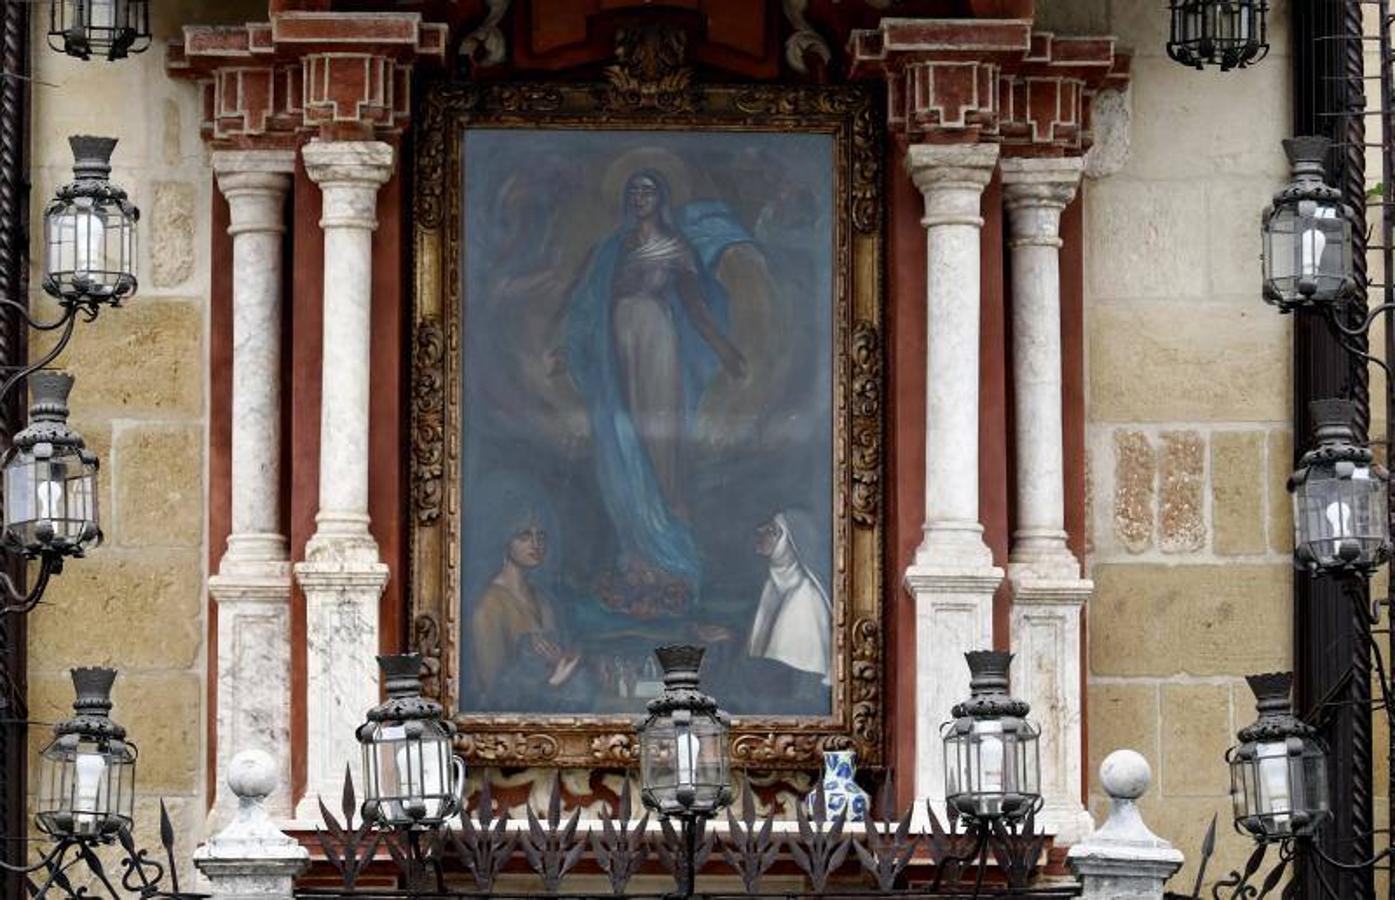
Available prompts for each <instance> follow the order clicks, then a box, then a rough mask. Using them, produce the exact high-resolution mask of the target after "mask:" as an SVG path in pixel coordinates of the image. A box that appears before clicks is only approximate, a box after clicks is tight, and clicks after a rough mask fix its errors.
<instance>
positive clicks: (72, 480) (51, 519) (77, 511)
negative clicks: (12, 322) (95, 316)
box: [3, 369, 102, 559]
mask: <svg viewBox="0 0 1395 900" xmlns="http://www.w3.org/2000/svg"><path fill="white" fill-rule="evenodd" d="M72 387H73V376H71V375H69V374H67V373H66V372H56V371H53V370H48V369H45V370H42V371H39V372H35V373H34V374H33V375H32V376H30V380H29V389H30V393H31V397H32V400H33V405H32V406H30V407H29V424H28V425H27V426H26V427H25V428H24V429H23V430H22V431H20V432H19V433H18V434H16V435H15V437H14V444H13V446H12V447H11V448H10V452H9V456H8V458H7V459H6V460H5V463H4V466H3V472H4V476H5V497H4V529H5V530H4V543H5V546H6V547H8V548H9V549H11V550H14V551H16V552H19V553H22V554H24V555H25V556H26V557H28V558H30V559H34V558H38V557H41V556H57V557H59V558H61V557H65V556H82V555H83V554H84V553H86V552H87V551H88V550H89V549H91V548H92V547H95V546H96V545H97V544H99V543H100V542H101V539H102V530H101V527H100V522H99V519H98V516H97V465H98V463H97V456H96V454H94V453H93V452H92V451H91V450H88V449H87V447H86V445H85V443H84V442H83V439H82V435H80V434H78V433H77V432H76V431H74V430H73V429H72V427H70V426H69V425H68V392H69V391H70V390H71V389H72Z"/></svg>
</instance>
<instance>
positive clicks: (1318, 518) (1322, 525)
mask: <svg viewBox="0 0 1395 900" xmlns="http://www.w3.org/2000/svg"><path fill="white" fill-rule="evenodd" d="M1386 492H1387V486H1386V479H1385V473H1384V472H1383V471H1381V470H1379V469H1373V468H1372V467H1370V466H1366V465H1353V464H1352V463H1344V462H1338V463H1335V464H1334V463H1323V462H1319V463H1316V464H1314V465H1313V466H1311V467H1310V468H1309V470H1308V474H1307V477H1306V478H1305V479H1304V480H1303V482H1302V483H1300V484H1298V485H1297V486H1296V487H1295V489H1294V491H1293V516H1294V519H1293V522H1294V541H1295V543H1296V545H1297V547H1298V549H1299V556H1300V558H1301V559H1304V560H1306V561H1308V562H1310V563H1311V564H1313V565H1316V566H1317V567H1318V568H1320V569H1328V568H1342V567H1345V566H1358V567H1371V566H1374V565H1379V564H1380V563H1381V562H1384V561H1385V559H1386V557H1387V556H1388V554H1389V545H1390V524H1389V520H1388V519H1387V509H1386Z"/></svg>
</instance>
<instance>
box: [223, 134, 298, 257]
mask: <svg viewBox="0 0 1395 900" xmlns="http://www.w3.org/2000/svg"><path fill="white" fill-rule="evenodd" d="M293 172H295V151H293V150H219V151H217V152H215V153H214V154H213V174H214V175H215V176H216V178H217V183H218V190H220V191H222V192H223V196H224V197H226V198H228V219H229V221H228V234H231V235H234V236H236V235H238V234H242V233H243V232H253V231H261V232H273V233H276V234H280V233H281V232H283V231H285V230H286V223H285V217H284V216H283V215H282V211H281V207H282V204H283V202H284V201H285V198H286V194H287V193H289V192H290V189H291V175H292V173H293Z"/></svg>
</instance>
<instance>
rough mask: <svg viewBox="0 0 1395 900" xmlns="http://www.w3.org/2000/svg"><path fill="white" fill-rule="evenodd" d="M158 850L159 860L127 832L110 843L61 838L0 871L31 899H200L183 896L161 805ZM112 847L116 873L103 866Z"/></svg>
mask: <svg viewBox="0 0 1395 900" xmlns="http://www.w3.org/2000/svg"><path fill="white" fill-rule="evenodd" d="M160 845H161V848H162V849H163V851H164V858H163V860H160V859H156V857H155V856H154V855H152V853H151V852H150V851H149V850H147V849H143V848H139V847H137V846H136V841H135V838H134V837H132V835H131V831H130V829H129V828H122V829H121V830H120V831H118V832H117V833H116V836H115V840H114V841H108V840H106V839H101V838H89V837H76V836H65V837H62V838H60V839H58V840H57V841H55V842H54V844H53V846H52V847H50V848H49V850H48V851H47V852H46V853H44V855H43V857H42V858H41V859H39V861H38V862H36V863H33V864H31V865H27V866H15V865H10V864H8V863H5V862H3V861H0V870H4V871H6V872H13V873H16V874H18V875H19V876H20V878H21V879H23V882H24V886H25V889H26V891H27V894H26V895H25V896H27V897H30V898H31V900H42V898H47V897H68V898H73V900H77V898H92V900H98V898H101V900H125V898H139V900H203V898H206V897H207V896H208V895H207V894H196V893H190V892H188V891H183V890H181V889H180V886H179V869H178V867H177V866H176V865H175V853H174V846H175V835H174V824H173V823H172V822H171V821H170V817H169V812H168V811H167V810H166V809H165V803H164V801H163V800H161V801H160ZM111 847H114V848H116V850H117V851H119V852H117V854H116V858H115V862H116V865H117V866H119V871H113V870H112V869H111V868H110V867H109V865H108V863H106V862H103V859H102V857H103V856H104V855H107V856H110V854H108V853H107V852H106V851H107V849H108V848H111Z"/></svg>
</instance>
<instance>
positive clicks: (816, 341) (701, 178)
mask: <svg viewBox="0 0 1395 900" xmlns="http://www.w3.org/2000/svg"><path fill="white" fill-rule="evenodd" d="M832 148H833V139H832V137H831V136H829V135H816V134H775V133H751V132H742V133H738V132H729V133H723V132H705V133H690V132H662V131H575V130H538V129H526V130H525V129H497V130H496V129H490V130H484V129H476V130H468V131H467V132H466V134H465V140H464V150H463V156H464V178H465V198H466V199H465V223H464V235H463V238H464V239H463V241H462V246H463V251H462V253H463V257H464V258H463V260H462V279H463V282H464V284H463V287H464V308H465V311H464V329H465V340H464V342H463V350H464V359H463V366H462V371H463V380H464V385H463V387H464V399H465V403H464V435H463V450H464V454H463V466H464V472H463V479H462V492H463V498H462V499H463V507H462V512H463V515H462V532H463V534H462V551H463V553H462V578H461V585H462V591H463V595H464V596H463V597H462V598H461V603H462V616H461V618H460V621H461V627H462V634H461V641H460V646H461V653H462V660H461V662H462V665H461V671H462V673H465V675H464V678H465V681H464V683H463V684H462V686H461V687H462V690H461V692H460V697H461V704H460V705H461V709H462V711H464V712H486V711H492V712H498V711H508V712H519V713H531V712H544V713H545V712H573V713H613V712H622V711H623V712H638V711H640V710H641V709H642V708H643V699H642V698H628V699H621V698H618V697H614V696H608V695H602V694H600V693H597V694H595V695H593V696H591V697H587V698H575V697H573V698H570V699H568V700H566V701H565V702H564V705H562V706H559V705H558V701H557V699H556V698H555V697H546V696H541V695H540V696H538V697H537V703H536V704H524V705H525V706H526V707H527V708H522V709H510V710H499V709H497V708H493V707H490V706H489V705H488V704H486V703H483V702H481V698H479V697H478V696H477V695H475V694H473V693H472V691H471V690H470V685H469V674H468V673H469V672H470V671H471V667H470V664H469V654H470V647H471V637H470V634H469V628H470V622H471V610H472V605H473V603H474V601H475V599H476V598H477V597H478V596H479V594H480V592H481V591H482V590H483V589H484V587H485V585H487V584H488V582H489V581H490V580H491V579H492V578H493V576H494V575H495V574H496V573H497V571H498V568H499V565H500V563H501V562H502V559H503V554H504V540H506V539H507V536H508V533H509V531H510V529H511V528H513V527H515V526H514V525H513V524H512V523H513V522H514V520H515V519H516V516H517V512H518V510H517V508H516V507H517V504H518V499H519V497H526V498H527V500H528V502H529V503H530V504H531V505H534V506H537V507H540V508H541V509H542V510H543V512H542V517H543V519H545V521H542V522H540V523H539V524H541V525H542V526H543V527H544V528H545V529H546V530H547V532H548V549H547V563H546V565H545V566H543V567H542V568H541V569H540V570H538V571H537V572H535V573H534V574H533V577H532V583H533V585H534V587H535V590H539V591H542V592H544V593H546V594H547V595H548V596H550V597H551V600H552V603H553V605H554V607H555V608H556V610H557V612H558V613H559V615H560V616H561V617H562V619H563V622H564V627H565V629H566V632H567V639H568V641H569V643H571V644H572V645H573V646H574V647H575V649H577V650H579V651H580V652H581V653H582V655H583V666H595V665H597V664H598V663H599V662H601V661H602V660H604V661H607V662H609V661H618V660H621V659H623V660H624V661H625V663H626V665H629V666H631V667H632V668H642V667H643V665H644V663H645V660H647V658H648V655H649V651H650V650H651V649H652V648H653V647H654V646H656V645H658V644H660V643H665V642H672V641H697V642H700V643H706V644H707V645H708V647H709V658H708V664H707V666H706V667H705V672H704V684H705V686H706V687H707V688H708V689H709V691H710V692H712V693H714V694H715V695H716V696H718V698H719V700H720V701H721V702H722V704H723V706H724V707H725V708H726V709H728V710H729V711H731V712H732V713H735V714H743V713H745V714H752V713H778V714H791V715H797V714H803V715H810V714H827V713H828V712H829V711H830V698H829V697H828V696H827V695H825V696H823V697H822V698H820V699H818V700H816V701H812V702H811V701H810V700H808V699H805V700H797V699H794V698H791V697H788V696H781V695H778V694H775V695H772V692H771V691H770V690H768V689H766V688H768V685H767V684H763V683H762V679H761V672H762V670H761V669H760V668H759V667H757V666H753V665H750V664H749V663H748V662H747V660H746V653H745V646H746V640H747V638H748V636H749V630H750V625H751V620H752V618H753V616H754V614H755V610H756V606H757V604H758V602H759V600H760V595H761V588H762V585H763V584H764V582H765V579H766V560H764V559H763V558H762V557H760V556H758V555H756V553H755V551H754V543H755V528H756V526H758V525H759V524H761V523H762V522H764V521H766V520H768V519H769V518H770V516H771V515H772V514H773V513H775V512H776V511H779V510H781V509H787V508H799V509H802V510H803V511H804V512H805V513H807V514H808V515H809V516H811V517H812V519H813V521H814V523H815V525H816V528H817V530H818V532H819V534H820V535H822V540H821V541H819V542H818V544H817V545H816V546H814V547H806V548H801V549H802V550H803V562H804V563H805V565H806V566H808V567H809V569H810V570H811V571H813V572H814V573H815V575H816V577H817V578H818V579H819V581H820V582H821V583H822V584H823V586H824V588H825V589H826V590H827V591H828V592H829V594H830V597H831V596H832V592H833V588H834V585H833V582H832V579H831V556H832V496H833V489H832V474H833V463H832V441H833V431H832V412H831V407H830V402H831V395H832V376H831V364H832V305H833V288H832V271H833V259H832V247H833V232H832V223H833V214H834V211H833V196H834V191H833V185H832V173H833V162H832ZM640 168H656V169H658V170H659V171H660V172H662V173H663V174H664V175H665V177H666V178H668V179H669V181H670V184H671V185H672V188H673V193H674V198H673V200H674V205H675V206H677V205H681V204H682V203H683V202H687V201H689V200H720V201H724V202H725V203H727V204H728V205H729V206H730V207H731V209H732V210H733V212H734V213H735V215H736V217H737V218H738V219H739V220H740V222H741V223H742V224H743V225H744V226H745V228H746V229H747V230H748V231H749V232H750V233H751V234H752V236H753V237H754V238H755V246H756V248H758V250H759V253H751V252H749V250H747V252H745V253H744V254H741V257H742V258H740V259H737V258H735V257H734V255H733V251H728V253H727V257H728V258H730V259H729V261H730V262H731V265H725V264H724V265H723V267H722V268H721V269H719V273H720V274H721V275H722V277H723V279H724V283H725V284H726V287H727V289H728V292H729V294H730V295H731V299H732V307H733V316H732V324H731V328H730V331H729V333H730V336H731V338H732V340H733V341H734V342H735V343H736V344H737V346H738V347H739V348H740V349H741V351H742V352H743V354H744V355H745V356H746V359H747V361H748V364H749V369H748V372H747V376H746V378H744V379H742V380H741V381H740V382H736V381H733V380H732V379H730V378H729V377H728V376H725V375H719V376H718V377H717V378H716V379H715V380H714V381H713V382H712V383H711V385H709V388H708V391H707V395H706V397H705V398H704V402H703V404H702V406H701V407H700V410H699V413H698V417H697V418H698V422H697V423H696V426H695V430H696V432H697V436H696V437H695V439H694V443H693V446H692V450H691V455H692V458H693V460H694V464H693V466H692V480H691V484H690V486H689V492H688V493H689V497H690V498H691V499H692V504H693V509H692V514H693V515H692V526H693V529H694V533H695V536H696V538H697V541H698V544H699V547H700V549H701V551H702V556H703V562H704V577H703V581H702V585H701V588H700V598H699V600H698V602H697V604H696V607H695V609H693V610H692V611H691V612H690V613H688V614H684V615H681V616H676V617H675V616H659V617H654V618H637V617H633V616H625V615H620V614H616V613H612V612H609V611H605V610H603V609H602V608H601V607H600V604H599V603H598V601H597V600H596V599H595V596H594V591H593V590H592V586H593V585H594V584H595V580H596V578H597V576H598V573H600V572H601V571H603V570H604V569H605V568H607V567H608V566H610V565H612V564H613V562H614V557H615V549H614V545H613V538H612V535H611V533H610V525H609V522H608V519H607V517H606V514H605V510H604V507H603V505H602V503H601V501H600V499H599V497H598V496H597V491H598V486H597V484H596V480H595V477H594V475H593V472H592V460H591V457H590V448H589V438H588V434H587V432H588V426H587V421H586V413H585V410H584V408H583V406H582V404H581V399H580V397H579V395H577V393H576V389H575V387H574V385H573V384H572V383H571V381H570V379H569V377H568V375H567V373H566V368H565V357H564V354H562V353H561V352H560V348H562V347H563V345H564V343H565V341H564V339H563V336H562V335H563V329H564V328H565V322H566V300H567V296H568V294H569V291H570V288H571V285H572V284H573V282H575V280H576V279H577V278H578V277H579V276H580V275H581V273H582V272H583V270H584V267H585V263H586V259H587V257H588V254H589V253H590V252H591V251H592V249H593V248H594V247H595V246H596V245H597V244H599V243H600V242H601V241H602V240H604V239H605V238H606V237H607V236H608V235H609V234H611V233H612V232H613V231H614V230H615V229H616V228H617V227H618V226H619V225H620V222H621V192H622V190H623V186H624V183H625V180H626V179H627V178H628V176H629V175H630V174H631V173H633V172H634V171H635V170H637V169H640ZM762 261H763V263H764V270H765V271H764V272H762V271H761V269H762V266H761V262H762ZM835 602H836V601H835ZM699 626H704V627H702V628H701V629H699ZM710 626H718V627H720V628H721V629H725V631H726V632H727V633H729V635H730V638H729V639H726V640H722V639H717V640H713V639H711V635H712V634H713V629H712V628H711V627H710Z"/></svg>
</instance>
